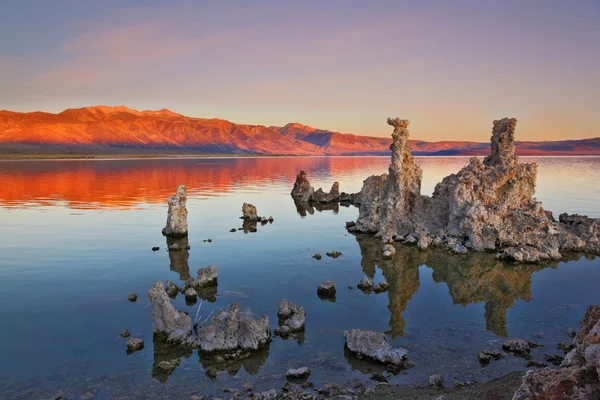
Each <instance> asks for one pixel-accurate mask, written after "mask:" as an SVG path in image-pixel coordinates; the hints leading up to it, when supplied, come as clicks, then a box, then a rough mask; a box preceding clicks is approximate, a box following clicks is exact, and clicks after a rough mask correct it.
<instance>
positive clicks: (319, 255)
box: [312, 253, 321, 260]
mask: <svg viewBox="0 0 600 400" xmlns="http://www.w3.org/2000/svg"><path fill="white" fill-rule="evenodd" d="M312 258H314V259H315V260H320V259H321V254H319V253H317V254H315V255H314V256H312Z"/></svg>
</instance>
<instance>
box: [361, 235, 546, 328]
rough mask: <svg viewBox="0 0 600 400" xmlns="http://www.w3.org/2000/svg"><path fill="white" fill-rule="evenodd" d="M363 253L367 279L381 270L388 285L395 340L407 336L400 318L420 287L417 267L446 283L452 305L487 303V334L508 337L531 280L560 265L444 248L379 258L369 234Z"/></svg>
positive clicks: (364, 239)
mask: <svg viewBox="0 0 600 400" xmlns="http://www.w3.org/2000/svg"><path fill="white" fill-rule="evenodd" d="M355 237H356V240H357V241H358V245H359V246H360V251H361V254H362V261H361V266H362V269H363V271H364V273H365V274H366V275H367V276H369V277H371V278H372V277H374V276H375V271H376V267H379V268H380V269H381V271H382V273H383V276H384V277H385V279H386V280H387V282H388V283H389V284H390V289H389V291H388V296H389V305H388V308H389V310H390V312H391V317H390V328H391V332H390V333H391V335H392V336H393V337H397V336H404V334H405V333H404V329H405V327H406V322H405V320H404V318H403V316H402V314H403V313H404V311H405V310H406V307H407V306H408V303H409V301H410V300H411V299H412V297H413V296H414V295H415V294H416V293H417V291H418V290H419V286H420V279H419V267H420V266H422V265H424V266H427V267H429V268H431V269H432V270H433V272H432V276H433V280H434V281H435V282H436V283H445V284H446V285H447V286H448V290H449V294H450V296H451V297H452V300H453V302H454V304H460V305H467V304H475V303H480V302H484V303H485V315H484V317H485V322H486V329H487V330H489V331H491V332H493V333H494V334H496V335H498V336H504V337H505V336H507V335H508V331H507V321H506V314H507V311H508V309H509V308H512V307H514V305H515V301H516V300H524V301H527V302H529V301H531V298H532V295H531V275H532V274H533V273H534V272H537V271H540V270H542V269H544V268H547V267H553V268H555V267H556V266H557V265H558V263H554V264H545V265H532V264H528V265H517V264H507V263H505V262H502V261H500V260H497V259H496V258H495V257H494V255H493V254H489V253H470V254H468V255H465V256H455V255H451V254H449V253H448V252H446V251H444V250H441V249H430V250H428V251H419V250H418V249H417V248H416V247H407V246H396V248H397V250H398V252H397V255H396V256H394V257H393V258H391V259H384V258H383V257H382V256H381V247H382V244H381V240H380V239H377V238H374V237H373V236H370V235H360V234H358V235H355Z"/></svg>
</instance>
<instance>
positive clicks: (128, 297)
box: [127, 293, 137, 303]
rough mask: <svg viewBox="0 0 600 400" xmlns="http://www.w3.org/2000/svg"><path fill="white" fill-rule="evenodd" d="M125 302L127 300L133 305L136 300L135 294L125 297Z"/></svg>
mask: <svg viewBox="0 0 600 400" xmlns="http://www.w3.org/2000/svg"><path fill="white" fill-rule="evenodd" d="M127 300H129V301H130V302H132V303H135V301H136V300H137V294H136V293H130V294H129V296H127Z"/></svg>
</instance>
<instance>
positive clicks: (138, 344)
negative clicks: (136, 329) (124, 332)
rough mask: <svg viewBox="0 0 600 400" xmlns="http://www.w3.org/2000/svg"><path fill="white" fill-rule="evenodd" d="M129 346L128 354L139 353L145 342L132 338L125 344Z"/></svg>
mask: <svg viewBox="0 0 600 400" xmlns="http://www.w3.org/2000/svg"><path fill="white" fill-rule="evenodd" d="M125 344H126V346H127V354H131V353H133V352H134V351H138V350H141V349H143V348H144V341H143V340H142V339H138V338H131V339H129V340H128V341H127V343H125Z"/></svg>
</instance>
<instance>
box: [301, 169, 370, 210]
mask: <svg viewBox="0 0 600 400" xmlns="http://www.w3.org/2000/svg"><path fill="white" fill-rule="evenodd" d="M291 195H292V198H293V199H294V200H295V201H296V202H299V203H331V202H346V203H351V204H358V203H359V202H360V193H344V192H341V193H340V184H339V183H338V182H334V183H333V185H332V186H331V189H330V190H329V192H325V191H324V190H323V189H321V188H319V189H317V190H315V189H314V188H313V187H312V186H311V185H310V182H309V181H308V179H307V178H306V172H305V171H300V173H299V174H298V176H296V182H295V183H294V188H293V189H292V193H291Z"/></svg>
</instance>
